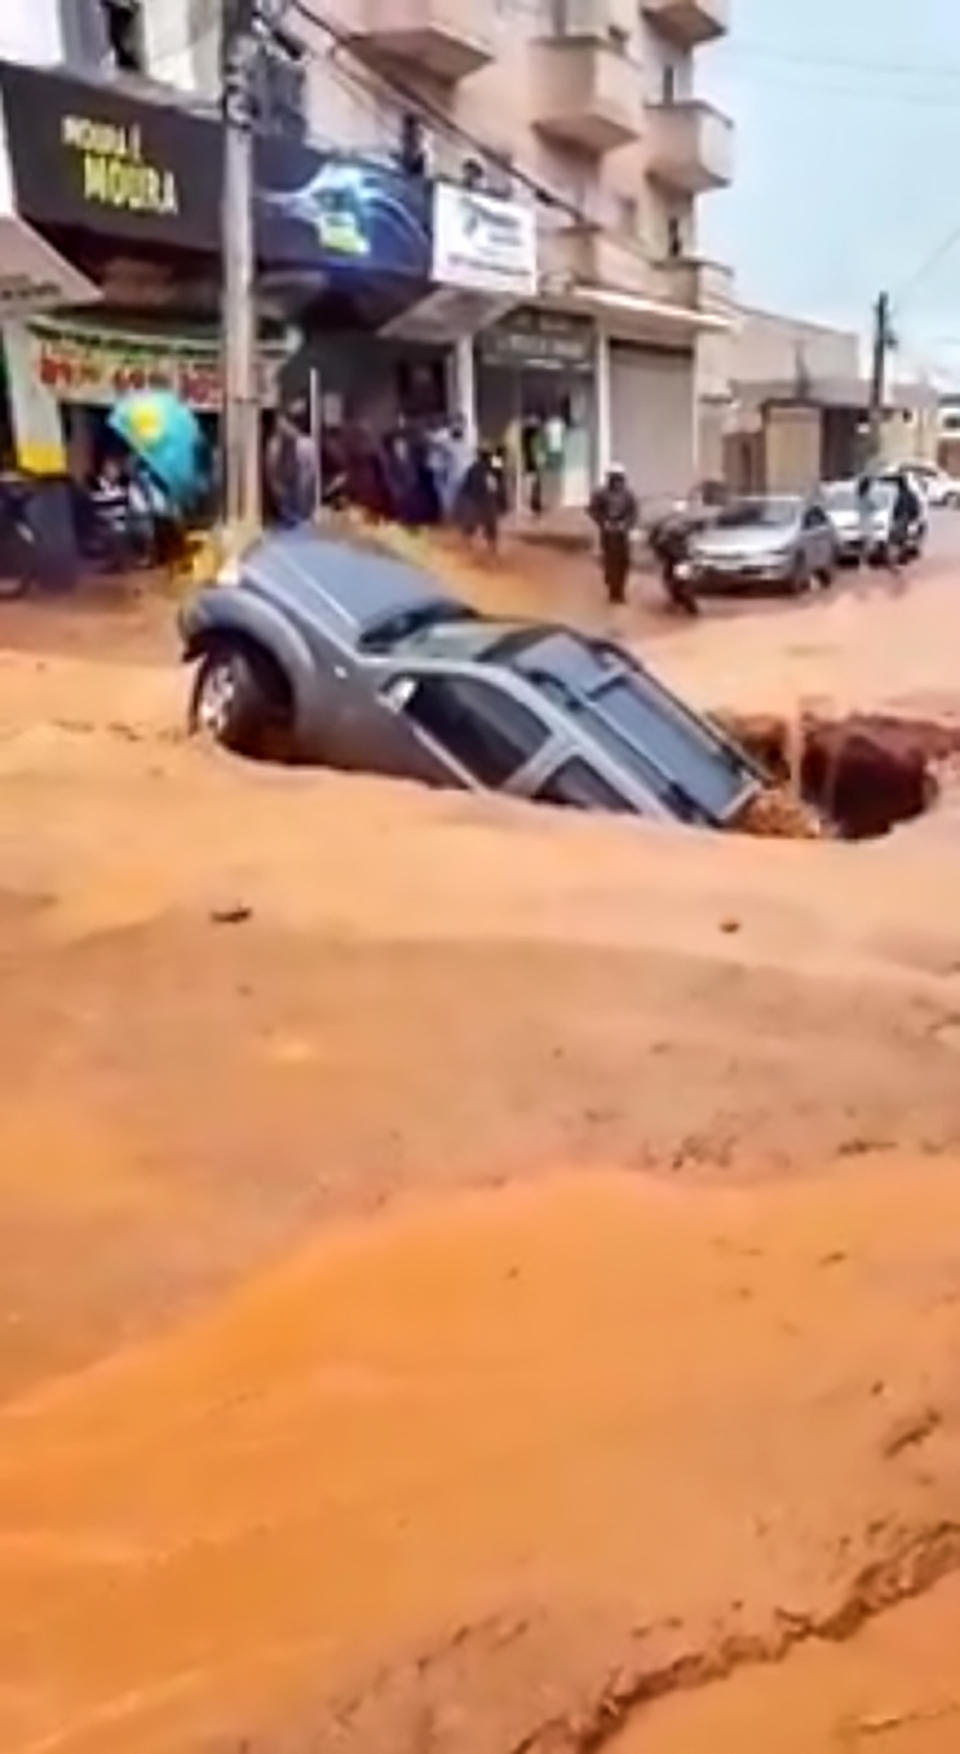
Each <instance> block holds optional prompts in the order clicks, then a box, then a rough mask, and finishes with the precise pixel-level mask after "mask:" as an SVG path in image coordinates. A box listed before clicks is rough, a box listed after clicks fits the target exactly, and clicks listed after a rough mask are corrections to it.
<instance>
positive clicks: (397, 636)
mask: <svg viewBox="0 0 960 1754" xmlns="http://www.w3.org/2000/svg"><path fill="white" fill-rule="evenodd" d="M476 619H477V616H476V613H475V611H474V610H473V609H468V608H467V606H466V604H465V603H455V602H452V601H448V600H446V599H445V598H442V597H438V598H437V599H436V600H435V601H434V602H432V603H417V604H415V605H414V606H413V608H410V609H400V610H397V611H394V612H391V613H390V614H388V615H384V616H383V617H382V619H381V620H380V621H375V622H374V623H373V624H372V625H371V626H370V627H367V628H365V629H364V632H363V635H362V637H361V640H360V646H361V649H362V650H363V651H365V652H389V651H392V650H393V648H394V647H395V646H398V645H402V644H403V643H404V641H405V640H411V639H413V638H414V637H415V635H417V634H424V633H426V632H427V631H428V629H429V628H432V627H441V626H446V625H449V624H450V623H451V622H455V621H476Z"/></svg>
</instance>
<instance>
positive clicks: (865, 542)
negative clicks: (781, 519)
mask: <svg viewBox="0 0 960 1754" xmlns="http://www.w3.org/2000/svg"><path fill="white" fill-rule="evenodd" d="M820 492H821V498H822V500H823V508H824V511H825V512H826V514H827V517H828V518H829V519H830V524H831V527H832V529H833V537H834V541H835V543H836V548H837V559H838V560H839V561H840V563H841V565H847V566H857V565H859V563H860V561H861V560H863V559H865V558H867V557H868V555H869V552H870V548H871V545H872V544H871V537H872V536H873V535H876V536H882V534H883V524H882V519H881V518H880V516H879V508H877V509H876V510H874V509H873V508H872V507H871V519H870V524H869V525H868V521H867V516H866V513H865V509H864V506H863V503H862V498H861V494H860V483H859V481H856V480H852V481H827V482H826V483H825V484H824V486H823V487H822V488H821V490H820ZM871 526H872V527H871Z"/></svg>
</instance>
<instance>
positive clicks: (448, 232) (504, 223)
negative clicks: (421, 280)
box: [433, 183, 537, 299]
mask: <svg viewBox="0 0 960 1754" xmlns="http://www.w3.org/2000/svg"><path fill="white" fill-rule="evenodd" d="M433 278H434V280H436V281H438V282H439V284H440V285H442V286H458V287H465V288H467V289H469V290H473V291H476V292H489V293H495V294H499V295H504V296H508V297H509V296H511V295H512V296H513V297H514V298H517V299H521V298H530V297H532V295H533V294H534V293H535V292H536V290H537V221H536V214H535V212H534V209H533V208H532V207H531V206H526V205H524V203H523V202H521V201H505V200H503V199H501V198H500V197H499V196H496V195H487V194H484V193H482V192H481V191H479V190H474V189H464V188H459V187H457V185H456V184H454V183H437V184H436V185H435V189H434V201H433Z"/></svg>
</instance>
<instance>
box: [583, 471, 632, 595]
mask: <svg viewBox="0 0 960 1754" xmlns="http://www.w3.org/2000/svg"><path fill="white" fill-rule="evenodd" d="M639 515H640V512H639V507H638V505H637V501H636V496H635V494H634V493H633V492H632V491H631V488H630V483H629V482H628V480H627V472H626V470H625V469H624V468H622V467H621V465H620V464H619V463H613V464H611V466H610V469H609V470H608V472H607V479H606V481H605V483H604V485H603V486H602V487H598V488H597V491H596V493H595V494H594V496H593V498H592V500H591V501H590V516H591V518H592V519H593V521H594V523H595V524H596V526H597V529H598V531H599V532H600V559H601V562H602V564H603V580H604V584H605V585H606V587H607V596H608V597H609V599H610V602H611V603H623V602H625V601H626V593H627V575H628V574H629V571H630V538H631V536H632V534H633V532H634V530H635V529H636V527H637V522H638V519H639Z"/></svg>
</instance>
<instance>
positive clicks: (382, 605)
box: [241, 529, 466, 644]
mask: <svg viewBox="0 0 960 1754" xmlns="http://www.w3.org/2000/svg"><path fill="white" fill-rule="evenodd" d="M241 576H242V578H243V580H244V582H245V583H249V584H251V585H253V586H254V587H259V588H260V589H262V590H266V591H267V592H268V593H269V594H270V595H271V596H277V597H280V598H282V599H283V600H284V601H286V602H290V601H291V600H295V601H296V602H297V603H298V604H299V606H300V607H301V608H303V609H308V610H309V611H310V613H312V614H313V615H316V616H317V617H318V618H319V619H321V620H323V621H326V622H327V623H328V624H329V625H330V629H331V632H333V633H335V634H336V635H338V636H339V637H340V638H341V639H345V640H348V641H350V642H351V643H356V644H359V643H360V642H361V641H362V640H364V639H367V638H369V637H370V636H371V635H372V634H373V633H374V632H375V630H377V629H378V628H380V627H385V626H386V625H387V624H388V623H389V622H391V621H393V620H395V619H396V618H398V617H401V616H404V615H409V614H416V613H417V612H419V611H423V610H426V609H429V608H434V607H436V608H438V609H440V608H449V609H451V610H456V609H461V608H462V605H460V604H458V603H457V602H456V599H454V598H452V597H451V596H450V595H449V593H448V592H446V591H444V590H443V589H442V587H441V586H440V585H439V584H438V583H437V581H436V580H435V579H433V578H432V577H431V575H430V574H429V573H427V572H423V571H422V570H421V569H420V568H419V567H415V566H411V565H409V564H408V563H407V562H406V561H404V560H398V559H396V558H395V556H393V555H392V554H387V553H385V552H384V550H383V549H381V548H378V547H377V546H376V545H375V544H373V543H369V542H363V541H361V540H358V539H352V540H346V539H344V538H343V537H336V538H334V537H330V536H322V535H319V534H318V533H317V532H316V531H315V530H311V529H302V530H283V531H279V532H273V533H271V534H270V535H268V536H264V537H263V538H262V539H261V540H260V541H259V542H257V543H256V544H255V545H254V546H253V547H252V548H251V549H249V550H248V552H247V554H246V555H245V556H244V560H243V565H242V568H241ZM463 612H464V613H466V611H465V610H464V611H463Z"/></svg>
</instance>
